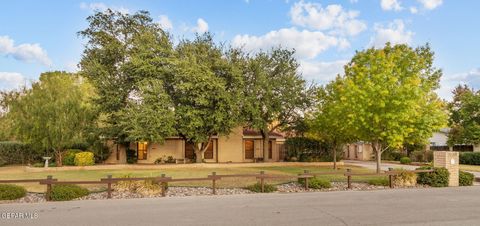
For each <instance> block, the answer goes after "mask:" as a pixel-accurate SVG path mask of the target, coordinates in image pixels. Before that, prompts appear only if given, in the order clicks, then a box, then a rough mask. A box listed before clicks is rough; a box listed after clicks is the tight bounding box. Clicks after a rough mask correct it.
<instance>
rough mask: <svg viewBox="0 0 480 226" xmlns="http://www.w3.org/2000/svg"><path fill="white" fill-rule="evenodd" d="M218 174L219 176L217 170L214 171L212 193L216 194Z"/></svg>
mask: <svg viewBox="0 0 480 226" xmlns="http://www.w3.org/2000/svg"><path fill="white" fill-rule="evenodd" d="M216 176H217V172H213V173H212V193H213V194H214V195H216V194H217V191H216V188H215V179H216Z"/></svg>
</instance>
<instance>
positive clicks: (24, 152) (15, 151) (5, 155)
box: [0, 141, 42, 165]
mask: <svg viewBox="0 0 480 226" xmlns="http://www.w3.org/2000/svg"><path fill="white" fill-rule="evenodd" d="M41 157H42V156H41V154H39V153H36V152H34V151H33V149H32V147H31V146H30V145H27V144H24V143H21V142H16V141H2V142H0V159H3V162H4V165H8V164H27V163H30V162H33V161H35V160H39V159H41ZM0 162H2V161H1V160H0Z"/></svg>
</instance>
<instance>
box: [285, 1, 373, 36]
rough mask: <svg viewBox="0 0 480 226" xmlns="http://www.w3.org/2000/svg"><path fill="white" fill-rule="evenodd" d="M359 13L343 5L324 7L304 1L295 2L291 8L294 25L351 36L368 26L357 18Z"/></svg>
mask: <svg viewBox="0 0 480 226" xmlns="http://www.w3.org/2000/svg"><path fill="white" fill-rule="evenodd" d="M358 15H359V12H358V11H354V10H344V9H343V8H342V6H341V5H336V4H333V5H328V6H327V7H325V8H323V7H322V6H321V5H320V4H318V3H310V2H304V1H299V2H297V3H295V4H294V5H293V6H292V8H291V9H290V17H291V19H292V23H293V24H294V25H298V26H302V27H306V28H309V29H315V30H322V31H326V30H328V31H330V32H331V33H332V34H342V35H350V36H354V35H357V34H359V33H360V32H362V31H364V30H365V29H366V28H367V25H366V24H365V22H363V21H361V20H358V19H356V18H357V17H358Z"/></svg>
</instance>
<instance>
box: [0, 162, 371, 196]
mask: <svg viewBox="0 0 480 226" xmlns="http://www.w3.org/2000/svg"><path fill="white" fill-rule="evenodd" d="M346 168H351V169H352V171H353V172H358V173H360V172H362V173H366V172H374V171H373V170H369V169H366V168H362V167H358V166H347V165H346V166H342V167H341V168H340V171H341V172H344V171H345V169H346ZM262 170H263V171H265V173H266V174H274V175H290V176H295V175H297V174H299V173H303V171H304V170H309V171H310V172H311V173H318V172H331V171H333V170H332V169H331V167H326V166H265V167H261V166H259V167H256V166H255V167H235V168H232V167H229V166H225V167H217V168H199V167H195V168H194V167H192V168H178V169H162V170H158V169H156V170H154V169H125V170H88V169H87V170H70V171H56V172H25V170H24V167H22V166H7V167H1V168H0V179H4V180H8V179H44V178H46V177H47V175H52V176H53V178H56V179H58V180H65V181H73V180H99V179H100V178H105V177H106V176H107V175H113V177H121V176H124V175H127V174H130V175H131V176H132V177H154V176H160V175H161V174H165V175H166V176H167V177H172V178H194V177H206V176H207V175H210V174H211V173H212V172H216V173H217V174H250V173H259V172H260V171H262ZM317 177H318V178H324V179H327V180H330V181H346V180H347V178H346V177H345V176H343V175H342V174H338V175H325V176H317ZM373 178H379V177H378V176H373V177H372V176H358V177H352V181H356V182H360V181H361V182H366V181H368V180H370V179H373ZM290 181H296V179H295V178H285V179H283V178H282V179H269V180H267V182H268V183H271V184H281V183H287V182H290ZM256 182H257V180H256V179H255V178H224V179H222V180H219V181H218V182H217V185H218V187H246V186H248V185H252V184H255V183H256ZM19 185H21V186H23V187H25V188H26V189H27V190H28V191H30V192H44V191H45V187H46V186H45V185H39V184H36V183H23V184H19ZM170 185H171V186H208V187H209V186H211V181H193V182H176V183H171V184H170ZM82 186H85V187H88V188H89V189H90V190H103V189H105V186H103V185H82Z"/></svg>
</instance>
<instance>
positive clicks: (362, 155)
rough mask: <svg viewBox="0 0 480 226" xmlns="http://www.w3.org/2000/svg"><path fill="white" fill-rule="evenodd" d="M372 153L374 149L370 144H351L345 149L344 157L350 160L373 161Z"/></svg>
mask: <svg viewBox="0 0 480 226" xmlns="http://www.w3.org/2000/svg"><path fill="white" fill-rule="evenodd" d="M372 153H373V149H372V145H370V144H364V143H357V144H349V145H347V146H346V147H345V149H344V156H343V157H344V158H345V159H350V160H373V155H372ZM349 154H350V155H349Z"/></svg>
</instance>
